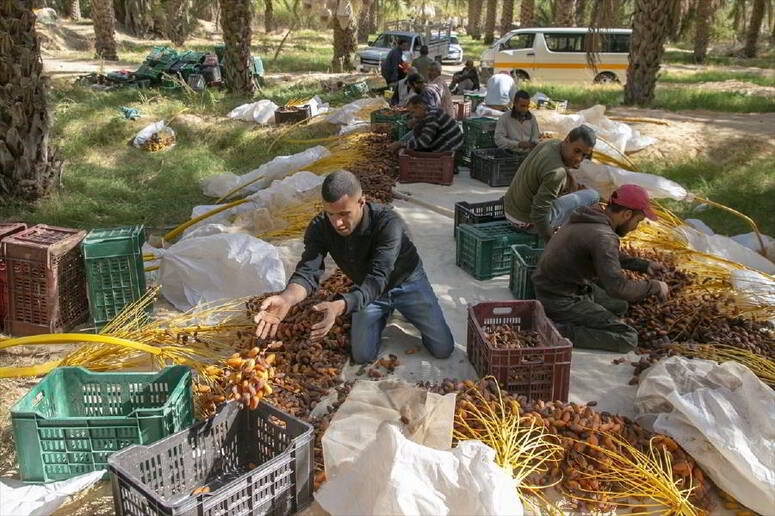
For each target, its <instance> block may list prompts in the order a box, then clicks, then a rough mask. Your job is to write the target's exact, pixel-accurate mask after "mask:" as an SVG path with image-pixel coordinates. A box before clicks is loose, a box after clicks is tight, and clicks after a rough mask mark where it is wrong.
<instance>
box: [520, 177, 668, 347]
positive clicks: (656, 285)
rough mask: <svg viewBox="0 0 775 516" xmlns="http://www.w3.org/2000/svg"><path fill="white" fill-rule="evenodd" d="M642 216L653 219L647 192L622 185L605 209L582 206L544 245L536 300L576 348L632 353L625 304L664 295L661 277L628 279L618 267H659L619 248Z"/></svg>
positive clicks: (634, 339) (633, 336)
mask: <svg viewBox="0 0 775 516" xmlns="http://www.w3.org/2000/svg"><path fill="white" fill-rule="evenodd" d="M644 217H648V218H649V219H656V216H655V215H654V212H653V211H652V210H651V208H650V207H649V196H648V194H647V193H646V191H645V190H644V189H643V188H641V187H640V186H636V185H622V186H620V187H619V188H618V189H617V190H616V191H615V192H614V193H613V194H611V199H610V201H609V203H608V205H607V206H606V208H605V209H601V208H600V207H599V206H595V207H591V206H582V207H581V208H578V209H577V210H576V211H574V212H573V214H572V215H571V217H570V221H569V222H568V223H567V224H566V225H564V226H563V227H561V228H560V230H559V231H557V234H556V235H555V236H554V237H553V238H552V239H551V240H550V241H549V243H548V244H546V248H545V249H544V252H543V254H542V255H541V258H540V260H539V261H538V265H537V266H536V271H535V273H534V274H533V278H532V279H533V287H534V288H535V293H536V299H538V300H539V301H541V304H542V305H543V306H544V310H545V311H546V315H548V316H549V318H550V319H552V320H553V321H554V322H555V323H556V324H557V326H558V328H559V330H560V332H561V333H562V334H563V335H565V336H566V337H568V338H569V339H570V340H571V341H572V342H573V346H574V347H577V348H594V349H603V350H606V351H618V352H620V353H626V352H628V351H632V350H633V349H635V348H636V347H637V345H638V332H637V330H635V328H632V327H631V326H629V325H627V324H625V323H624V322H623V321H622V320H621V319H620V318H621V317H622V316H623V315H624V314H625V313H626V312H627V308H628V302H637V301H641V300H643V299H645V298H646V297H649V296H657V297H659V298H660V299H664V298H665V297H667V294H668V286H667V284H666V283H664V282H663V281H658V280H655V279H630V278H628V277H627V276H626V275H625V274H624V272H623V270H622V269H628V270H632V271H636V272H641V273H646V274H652V275H653V274H655V273H658V272H660V271H661V270H663V267H662V265H661V264H659V263H656V262H649V261H648V260H641V259H639V258H631V257H627V256H625V255H623V254H622V253H621V252H620V251H619V238H620V237H623V236H624V235H626V234H627V233H629V232H630V231H632V230H634V229H635V228H636V227H637V226H638V224H639V223H640V222H641V221H642V220H643V218H644Z"/></svg>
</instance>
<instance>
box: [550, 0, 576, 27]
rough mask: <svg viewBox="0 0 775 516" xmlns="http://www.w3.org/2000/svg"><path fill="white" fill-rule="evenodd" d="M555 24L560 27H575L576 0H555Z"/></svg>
mask: <svg viewBox="0 0 775 516" xmlns="http://www.w3.org/2000/svg"><path fill="white" fill-rule="evenodd" d="M554 24H555V25H556V26H558V27H573V26H574V25H575V24H576V0H555V2H554Z"/></svg>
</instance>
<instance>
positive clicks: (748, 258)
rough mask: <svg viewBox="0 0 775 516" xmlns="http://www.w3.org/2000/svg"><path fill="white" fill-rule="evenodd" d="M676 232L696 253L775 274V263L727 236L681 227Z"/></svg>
mask: <svg viewBox="0 0 775 516" xmlns="http://www.w3.org/2000/svg"><path fill="white" fill-rule="evenodd" d="M675 231H676V232H677V233H678V234H679V235H680V236H682V237H683V238H684V239H685V241H686V242H687V243H688V245H689V247H691V248H692V249H694V250H695V251H698V252H701V253H706V254H712V255H714V256H718V257H719V258H724V259H725V260H729V261H731V262H734V263H739V264H741V265H745V266H746V267H749V268H751V269H754V270H757V271H760V272H763V273H765V274H770V275H772V274H775V263H773V262H771V261H769V260H768V259H767V258H765V257H764V256H762V255H760V254H759V253H757V252H755V251H753V250H751V249H749V248H748V247H745V246H744V245H740V244H738V243H737V242H735V241H734V240H732V239H731V238H729V237H727V236H724V235H707V234H705V233H702V232H700V231H697V230H696V229H694V228H691V227H689V226H679V227H677V228H675Z"/></svg>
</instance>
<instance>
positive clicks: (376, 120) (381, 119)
mask: <svg viewBox="0 0 775 516" xmlns="http://www.w3.org/2000/svg"><path fill="white" fill-rule="evenodd" d="M408 119H409V115H408V114H407V112H406V111H396V110H393V109H377V110H376V111H372V112H371V115H370V120H371V130H372V132H375V133H381V134H389V135H390V137H391V139H393V140H398V139H400V138H401V136H402V135H403V134H405V133H406V131H407V129H406V122H407V120H408Z"/></svg>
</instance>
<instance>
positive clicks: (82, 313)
mask: <svg viewBox="0 0 775 516" xmlns="http://www.w3.org/2000/svg"><path fill="white" fill-rule="evenodd" d="M84 236H86V232H85V231H79V230H77V229H68V228H59V227H54V226H47V225H44V224H40V225H37V226H33V227H31V228H29V229H27V230H25V231H22V232H20V233H16V234H15V235H12V236H10V237H8V238H6V239H5V240H4V241H3V243H2V247H3V254H4V255H5V259H6V264H7V273H8V319H7V320H8V325H7V326H8V330H9V332H10V333H11V334H12V335H17V336H24V335H38V334H41V333H56V332H60V331H63V330H65V329H69V328H72V327H73V326H75V325H76V324H78V323H81V322H83V321H85V320H86V318H87V317H88V314H89V302H88V298H87V296H86V273H85V267H84V261H83V254H82V251H81V246H80V243H81V240H83V238H84Z"/></svg>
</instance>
